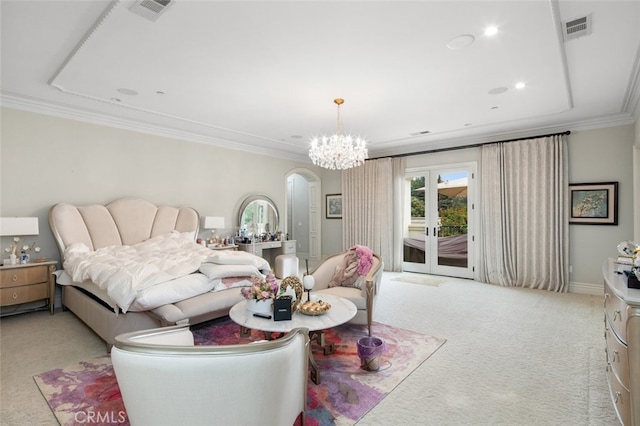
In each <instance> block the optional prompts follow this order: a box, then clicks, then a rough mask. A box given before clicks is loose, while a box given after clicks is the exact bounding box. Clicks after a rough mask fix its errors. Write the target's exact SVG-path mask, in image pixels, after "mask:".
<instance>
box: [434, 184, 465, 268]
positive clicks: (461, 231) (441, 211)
mask: <svg viewBox="0 0 640 426" xmlns="http://www.w3.org/2000/svg"><path fill="white" fill-rule="evenodd" d="M437 184H438V191H437V192H438V226H437V235H438V244H437V253H438V256H437V264H438V266H449V267H454V268H467V267H468V266H469V258H468V254H469V250H468V246H469V242H468V226H467V224H468V215H469V209H468V200H467V198H468V197H467V196H468V189H469V188H468V184H469V172H467V171H460V172H450V173H441V174H438V182H437Z"/></svg>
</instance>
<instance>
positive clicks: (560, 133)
mask: <svg viewBox="0 0 640 426" xmlns="http://www.w3.org/2000/svg"><path fill="white" fill-rule="evenodd" d="M570 134H571V131H570V130H565V131H564V132H558V133H549V134H546V135H538V136H526V137H523V138H517V139H507V140H504V141H495V142H483V143H477V144H473V145H464V146H454V147H449V148H440V149H432V150H430V151H418V152H409V153H407V154H397V155H385V156H382V157H375V158H370V160H377V159H379V158H399V157H408V156H410V155H422V154H433V153H435V152H444V151H457V150H459V149H467V148H478V147H480V146H483V145H489V144H492V143H507V142H517V141H524V140H527V139H538V138H546V137H549V136H556V135H570Z"/></svg>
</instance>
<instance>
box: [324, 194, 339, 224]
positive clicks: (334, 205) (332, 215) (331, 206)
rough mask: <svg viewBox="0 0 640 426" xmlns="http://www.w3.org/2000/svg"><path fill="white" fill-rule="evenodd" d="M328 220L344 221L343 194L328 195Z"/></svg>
mask: <svg viewBox="0 0 640 426" xmlns="http://www.w3.org/2000/svg"><path fill="white" fill-rule="evenodd" d="M327 219H342V194H327Z"/></svg>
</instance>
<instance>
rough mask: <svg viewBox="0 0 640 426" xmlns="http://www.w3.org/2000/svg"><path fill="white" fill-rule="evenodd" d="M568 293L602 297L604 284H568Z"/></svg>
mask: <svg viewBox="0 0 640 426" xmlns="http://www.w3.org/2000/svg"><path fill="white" fill-rule="evenodd" d="M569 293H576V294H590V295H593V296H603V295H604V284H589V283H575V282H570V283H569Z"/></svg>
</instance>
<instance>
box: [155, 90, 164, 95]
mask: <svg viewBox="0 0 640 426" xmlns="http://www.w3.org/2000/svg"><path fill="white" fill-rule="evenodd" d="M156 95H164V92H163V91H162V90H157V91H156Z"/></svg>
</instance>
